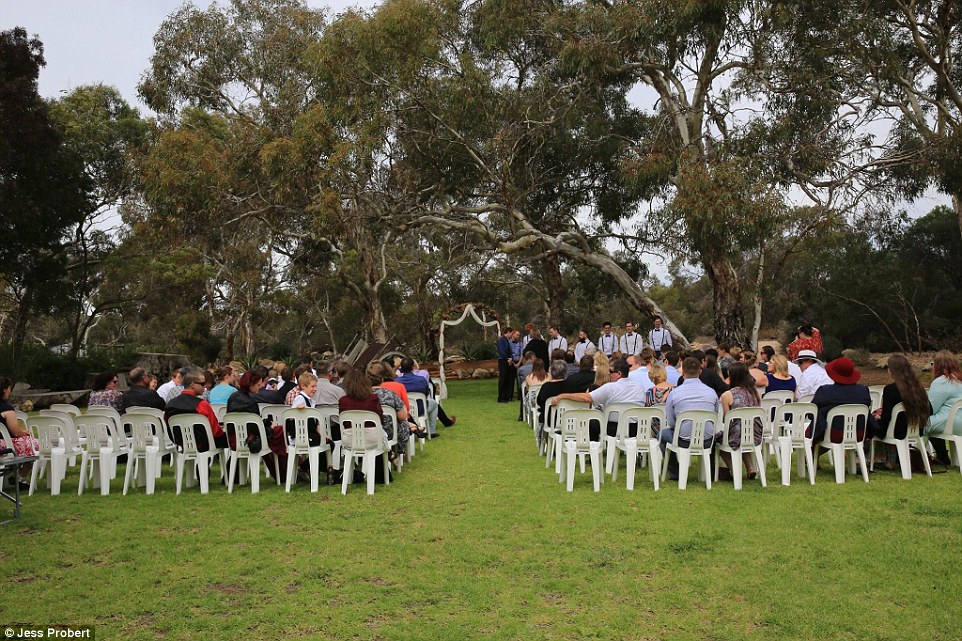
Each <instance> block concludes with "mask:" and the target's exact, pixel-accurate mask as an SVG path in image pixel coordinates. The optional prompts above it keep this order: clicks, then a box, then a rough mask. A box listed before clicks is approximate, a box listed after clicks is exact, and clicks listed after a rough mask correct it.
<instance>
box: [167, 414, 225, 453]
mask: <svg viewBox="0 0 962 641" xmlns="http://www.w3.org/2000/svg"><path fill="white" fill-rule="evenodd" d="M167 425H168V427H170V429H171V431H173V432H174V433H175V434H176V433H177V429H180V434H181V439H182V441H181V442H182V443H183V445H182V446H181V447H182V451H183V453H184V454H197V451H198V450H197V436H196V435H195V434H194V426H195V425H200V426H201V427H203V428H204V430H206V432H207V443H208V447H209V448H213V447H214V433H213V432H212V431H211V428H210V421H208V420H207V417H206V416H203V415H202V414H175V415H174V416H171V417H170V418H169V419H168V420H167Z"/></svg>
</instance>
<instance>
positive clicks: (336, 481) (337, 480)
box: [327, 470, 344, 485]
mask: <svg viewBox="0 0 962 641" xmlns="http://www.w3.org/2000/svg"><path fill="white" fill-rule="evenodd" d="M343 478H344V477H343V475H342V473H341V470H328V471H327V484H328V485H340V484H341V479H343Z"/></svg>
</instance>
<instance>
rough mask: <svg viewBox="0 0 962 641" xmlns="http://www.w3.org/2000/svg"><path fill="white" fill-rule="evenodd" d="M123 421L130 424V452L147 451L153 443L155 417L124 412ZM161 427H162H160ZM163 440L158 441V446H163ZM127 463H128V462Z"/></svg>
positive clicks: (139, 452) (142, 452)
mask: <svg viewBox="0 0 962 641" xmlns="http://www.w3.org/2000/svg"><path fill="white" fill-rule="evenodd" d="M124 421H125V422H126V423H127V424H128V425H130V435H131V437H132V438H133V443H131V446H130V447H131V453H132V454H144V453H145V452H146V451H147V447H148V446H153V445H154V439H155V438H156V437H155V432H154V430H155V429H156V428H155V425H157V424H158V423H157V419H156V418H154V417H153V416H150V415H148V414H129V415H128V414H124ZM161 429H163V428H161ZM163 447H164V444H163V442H161V443H160V448H163ZM128 464H129V463H128Z"/></svg>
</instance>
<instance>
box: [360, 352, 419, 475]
mask: <svg viewBox="0 0 962 641" xmlns="http://www.w3.org/2000/svg"><path fill="white" fill-rule="evenodd" d="M366 373H367V380H368V383H370V384H371V386H372V387H371V389H372V391H373V392H374V394H375V396H377V397H378V399H380V401H381V406H382V408H381V411H382V413H383V411H384V409H383V408H384V407H390V408H392V409H393V410H394V413H395V416H397V450H398V451H400V452H405V451H407V445H408V441H409V440H410V439H411V427H412V426H411V424H410V423H409V422H408V406H407V405H405V404H404V400H403V399H402V398H401V395H400V394H398V393H397V391H395V390H394V389H393V388H392V387H388V385H391V386H393V385H397V386H398V387H400V388H401V389H404V386H403V385H399V384H398V383H396V382H395V381H394V370H393V368H392V367H390V366H389V365H387V364H386V363H371V364H370V365H368V366H367V372H366ZM406 391H407V390H405V392H406ZM383 418H384V423H385V425H384V431H385V432H387V435H388V438H393V437H394V424H393V423H392V421H391V419H390V417H389V416H388V415H387V414H385V415H384V417H383ZM398 451H395V450H393V449H392V450H391V451H390V453H389V454H388V459H389V460H390V461H392V462H393V461H396V460H397V455H398Z"/></svg>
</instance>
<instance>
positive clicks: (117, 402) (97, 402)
mask: <svg viewBox="0 0 962 641" xmlns="http://www.w3.org/2000/svg"><path fill="white" fill-rule="evenodd" d="M93 388H94V391H92V392H90V400H89V401H88V402H87V405H88V406H90V407H96V406H100V407H112V408H114V409H115V410H117V411H118V412H119V411H121V410H122V409H123V396H124V393H123V392H121V391H120V390H119V389H117V374H116V372H101V373H99V374H97V376H96V377H95V378H94V385H93Z"/></svg>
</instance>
